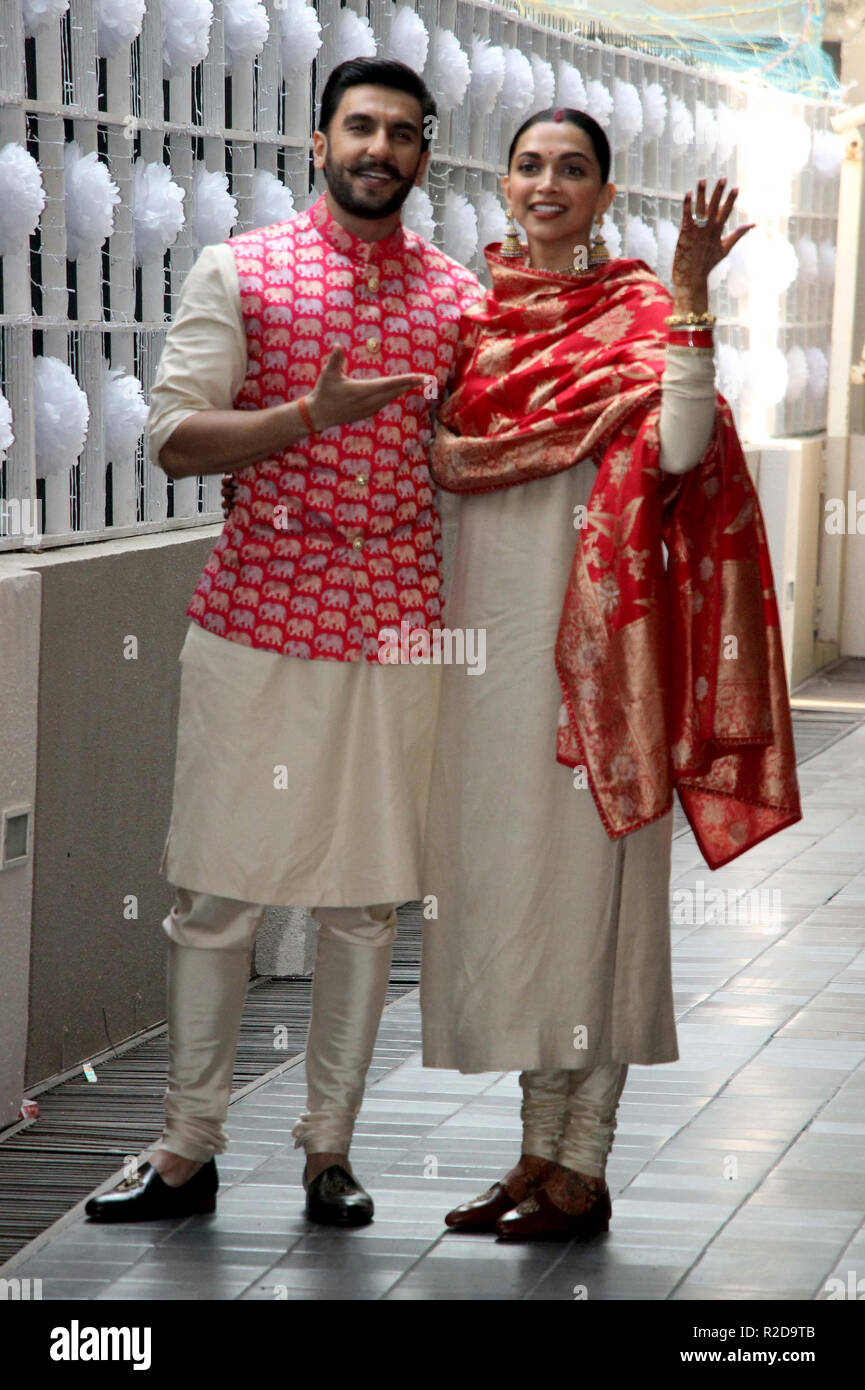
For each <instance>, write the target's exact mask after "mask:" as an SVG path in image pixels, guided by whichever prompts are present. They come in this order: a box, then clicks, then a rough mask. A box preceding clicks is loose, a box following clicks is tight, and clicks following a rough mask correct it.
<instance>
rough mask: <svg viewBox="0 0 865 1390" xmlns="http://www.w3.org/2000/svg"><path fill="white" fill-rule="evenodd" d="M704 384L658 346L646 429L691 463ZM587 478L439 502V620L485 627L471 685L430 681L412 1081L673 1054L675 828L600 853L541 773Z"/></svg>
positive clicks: (455, 678) (694, 368) (461, 670)
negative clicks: (426, 898) (656, 397)
mask: <svg viewBox="0 0 865 1390" xmlns="http://www.w3.org/2000/svg"><path fill="white" fill-rule="evenodd" d="M674 378H675V381H676V383H677V397H678V399H677V401H676V402H675V411H676V412H677V413H674V409H673V407H674V400H673V396H672V393H671V392H670V391H669V388H670V386H671V385H672V382H673V379H674ZM713 380H714V360H713V357H712V354H711V353H708V352H700V353H692V354H690V355H689V350H688V349H678V350H673V349H668V358H667V368H666V371H665V374H664V386H665V393H664V413H663V414H662V423H661V433H662V438H663V439H664V440H666V441H669V443H670V444H672V443H673V442H674V441H675V444H676V452H677V453H678V454H679V455H680V456H681V455H682V452H683V446H684V454H685V456H686V457H687V458H688V464H689V465H690V464H691V462H696V461H697V460H698V459H699V457H700V455H701V453H702V452H703V449H704V448H705V444H706V443H707V441H708V434H709V431H710V430H711V424H712V420H713V417H714V385H713ZM688 397H690V402H689V401H688V400H687V399H686V398H688ZM706 424H708V429H706ZM689 443H690V445H691V446H692V447H690V448H689V447H688V446H689ZM668 465H669V455H668V456H667V460H666V461H665V464H664V466H668ZM675 471H677V470H675ZM596 476H597V470H596V467H595V465H594V463H593V462H592V461H591V460H589V459H586V460H583V461H582V462H580V463H578V464H577V465H575V466H574V467H573V468H571V469H569V470H567V471H566V472H563V473H559V474H556V475H555V476H553V477H551V478H544V479H537V480H535V481H534V482H530V483H525V484H521V485H519V486H516V487H506V488H501V489H499V490H496V491H493V492H487V493H481V494H474V495H472V494H462V495H460V496H459V497H456V496H454V495H453V494H451V495H450V496H449V497H448V498H447V502H446V503H443V511H444V513H445V515H446V516H447V517H448V519H449V521H451V524H453V522H452V520H451V518H452V517H453V516H458V538H457V543H456V553H455V560H454V570H453V574H452V576H451V577H450V583H449V586H448V589H447V604H446V610H445V611H446V616H447V623H448V626H449V627H452V628H453V627H464V628H476V629H478V628H479V629H485V631H486V670H485V672H484V673H483V674H477V675H471V674H469V672H468V669H467V668H466V667H460V666H456V665H453V666H444V667H443V668H442V669H443V677H444V678H443V684H442V693H441V704H440V711H439V725H438V733H437V739H436V752H435V758H434V763H433V773H432V790H431V800H430V809H429V816H428V821H427V835H426V850H425V860H424V872H423V886H424V892H425V893H426V894H430V895H434V897H435V900H436V901H435V903H433V904H431V906H430V907H429V908H428V911H433V910H435V911H436V912H437V916H436V917H435V918H434V919H433V920H430V921H428V922H427V923H425V929H424V941H423V963H422V971H421V1006H422V1011H423V1062H424V1065H425V1066H429V1067H448V1068H451V1069H456V1070H458V1071H462V1072H482V1071H515V1070H526V1071H546V1070H550V1069H558V1068H591V1067H594V1066H597V1065H599V1064H602V1063H605V1062H624V1063H642V1064H648V1063H654V1062H673V1061H676V1059H677V1058H678V1048H677V1042H676V1028H675V1019H674V1013H673V997H672V982H671V958H670V917H669V879H670V849H671V836H672V824H673V813H672V811H670V812H669V813H668V814H667V815H666V816H664V817H662V818H661V819H659V820H657V821H654V822H653V823H652V824H650V825H647V826H644V827H643V828H642V829H640V830H637V831H635V832H634V833H633V834H631V835H627V836H625V837H623V838H622V839H619V840H611V839H610V838H609V837H608V836H607V833H606V831H605V830H604V828H603V825H602V824H601V820H600V817H599V815H598V812H597V809H596V807H595V803H594V799H593V797H592V794H591V791H589V789H588V788H578V787H575V785H574V772H573V770H572V769H570V768H568V767H565V766H563V765H562V764H560V763H558V762H556V728H557V720H558V715H559V708H560V706H561V702H562V696H561V689H560V685H559V680H558V676H557V673H556V668H555V661H554V649H555V643H556V636H557V632H558V626H559V619H560V616H561V611H562V603H563V600H564V594H565V588H566V585H567V581H568V575H569V571H570V566H571V561H572V558H573V553H574V547H575V544H576V532H575V530H574V525H573V517H574V507H575V506H577V504H580V503H582V504H586V503H588V501H589V496H590V493H591V490H592V485H593V483H594V480H595V477H596ZM445 508H446V510H445Z"/></svg>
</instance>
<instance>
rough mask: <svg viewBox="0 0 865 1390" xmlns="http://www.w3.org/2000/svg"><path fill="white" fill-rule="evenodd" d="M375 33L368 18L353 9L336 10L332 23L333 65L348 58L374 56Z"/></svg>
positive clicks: (336, 65) (346, 60)
mask: <svg viewBox="0 0 865 1390" xmlns="http://www.w3.org/2000/svg"><path fill="white" fill-rule="evenodd" d="M375 50H376V41H375V34H374V33H373V32H372V28H371V27H370V22H369V20H368V19H367V18H366V17H365V16H364V17H363V18H361V16H360V15H359V14H355V12H354V10H349V9H344V10H338V11H337V15H336V19H335V20H334V24H333V65H334V67H338V66H339V64H340V63H347V62H348V60H349V58H374V57H375Z"/></svg>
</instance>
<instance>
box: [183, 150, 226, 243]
mask: <svg viewBox="0 0 865 1390" xmlns="http://www.w3.org/2000/svg"><path fill="white" fill-rule="evenodd" d="M190 201H191V204H192V206H191V210H190V215H189V226H190V231H191V232H192V237H193V240H194V241H195V243H196V245H197V246H212V245H214V244H216V243H218V242H222V241H225V239H226V237H228V236H230V235H231V229H232V227H233V226H234V224H235V222H236V221H237V203H236V202H235V200H234V198H232V196H231V194H230V193H229V191H228V175H227V174H225V173H222V172H220V171H214V172H212V173H211V172H210V171H209V170H208V168H207V165H206V164H202V163H201V162H200V161H196V163H195V164H194V165H193V169H192V196H191V199H190Z"/></svg>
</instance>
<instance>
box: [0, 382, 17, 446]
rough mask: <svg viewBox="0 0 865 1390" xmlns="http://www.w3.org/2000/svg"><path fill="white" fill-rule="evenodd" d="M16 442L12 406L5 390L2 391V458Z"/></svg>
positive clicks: (0, 434) (0, 427) (0, 403)
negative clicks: (4, 392)
mask: <svg viewBox="0 0 865 1390" xmlns="http://www.w3.org/2000/svg"><path fill="white" fill-rule="evenodd" d="M14 443H15V435H14V434H13V433H12V407H11V405H10V404H9V402H8V401H7V399H6V397H5V396H4V395H3V392H2V391H0V460H2V459H4V458H5V457H6V453H7V451H8V450H9V449H11V448H12V445H13V444H14Z"/></svg>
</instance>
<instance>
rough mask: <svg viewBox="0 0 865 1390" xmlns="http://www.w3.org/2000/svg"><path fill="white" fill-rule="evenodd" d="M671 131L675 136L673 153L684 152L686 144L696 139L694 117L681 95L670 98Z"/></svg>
mask: <svg viewBox="0 0 865 1390" xmlns="http://www.w3.org/2000/svg"><path fill="white" fill-rule="evenodd" d="M670 131H671V134H672V136H673V154H682V153H683V151H684V149H685V146H686V145H690V144H691V143H692V141H693V139H694V117H693V116H692V115H691V113H690V111H689V110H688V108H687V106H686V105H685V103H684V102H683V100H682V98H681V97H677V96H673V97H671V98H670Z"/></svg>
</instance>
